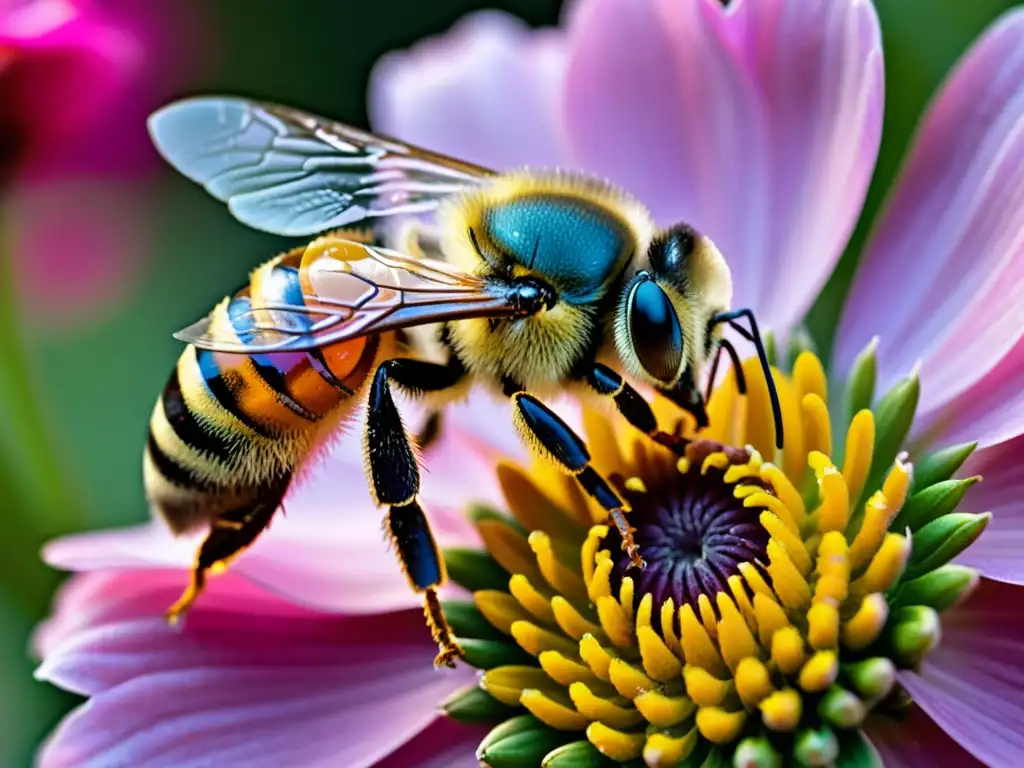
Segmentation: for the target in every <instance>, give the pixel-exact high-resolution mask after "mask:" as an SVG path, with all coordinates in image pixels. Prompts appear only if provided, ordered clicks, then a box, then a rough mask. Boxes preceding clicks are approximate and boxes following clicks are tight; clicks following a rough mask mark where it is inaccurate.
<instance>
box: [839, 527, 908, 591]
mask: <svg viewBox="0 0 1024 768" xmlns="http://www.w3.org/2000/svg"><path fill="white" fill-rule="evenodd" d="M908 557H910V541H909V540H908V539H906V538H905V537H903V536H901V535H900V534H898V533H887V534H886V535H885V538H884V539H882V544H881V546H880V547H879V548H878V552H876V553H875V556H874V557H873V558H872V559H871V564H870V565H869V566H868V568H867V570H866V571H864V574H863V575H862V576H861V577H860V578H859V579H857V580H856V581H854V582H853V584H852V585H851V589H852V591H854V592H856V593H857V594H861V595H864V594H867V593H869V592H885V590H887V589H889V587H891V586H892V585H893V584H895V583H896V579H898V578H899V577H900V574H901V573H903V569H904V568H905V567H906V565H907V558H908Z"/></svg>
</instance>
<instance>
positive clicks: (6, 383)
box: [0, 241, 82, 613]
mask: <svg viewBox="0 0 1024 768" xmlns="http://www.w3.org/2000/svg"><path fill="white" fill-rule="evenodd" d="M9 251H10V248H9V243H8V242H6V241H4V242H2V244H0V465H2V466H0V504H2V506H3V509H2V517H0V534H2V535H0V559H2V564H0V583H3V584H4V585H5V586H7V587H8V591H9V592H10V594H11V595H12V596H14V597H15V598H17V599H18V600H19V601H22V602H25V603H27V607H29V609H30V610H32V611H33V613H35V612H37V611H39V610H40V609H43V608H45V606H46V602H47V600H48V594H49V590H50V589H52V587H53V585H54V584H55V583H56V578H57V577H56V574H54V573H52V572H51V571H50V570H49V569H48V568H47V567H46V566H44V565H43V564H42V563H41V562H40V560H39V548H40V547H41V546H42V544H43V543H45V541H46V540H47V539H49V538H51V537H53V536H55V535H57V534H60V533H66V532H68V531H70V530H74V529H76V528H79V527H81V521H82V516H81V513H80V510H79V509H78V506H77V504H76V503H75V502H74V500H73V498H74V497H73V496H72V494H71V493H70V492H69V489H68V488H67V485H66V481H67V472H65V471H64V470H63V467H62V465H61V461H60V454H59V451H57V450H56V448H55V441H54V439H53V430H52V428H51V424H50V421H49V419H48V418H47V414H46V413H45V411H44V409H43V407H42V405H41V403H42V398H41V397H40V389H39V386H38V383H37V381H38V379H37V376H36V372H35V367H34V364H33V361H32V359H31V356H30V355H29V354H28V350H27V345H26V344H25V341H24V335H23V332H22V327H21V323H20V319H21V318H20V311H19V302H18V297H17V295H16V291H15V288H14V279H13V269H12V266H11V264H10V262H9V259H8V254H9Z"/></svg>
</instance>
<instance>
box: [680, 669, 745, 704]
mask: <svg viewBox="0 0 1024 768" xmlns="http://www.w3.org/2000/svg"><path fill="white" fill-rule="evenodd" d="M683 680H684V681H685V682H686V693H687V694H688V695H689V697H690V698H691V699H693V700H694V702H696V703H697V705H698V706H701V707H714V706H717V705H719V704H721V703H722V702H723V701H725V697H726V696H728V695H729V693H730V692H731V691H732V688H733V683H732V680H720V679H719V678H717V677H715V676H714V675H712V674H711V673H710V672H708V671H707V670H706V669H704V667H696V666H691V665H689V664H687V665H686V666H685V667H684V668H683Z"/></svg>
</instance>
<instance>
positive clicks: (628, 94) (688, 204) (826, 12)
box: [566, 0, 882, 330]
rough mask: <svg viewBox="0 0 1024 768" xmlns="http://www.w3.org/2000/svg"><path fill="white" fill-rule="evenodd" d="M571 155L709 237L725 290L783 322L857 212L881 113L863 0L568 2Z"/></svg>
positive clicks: (806, 298)
mask: <svg viewBox="0 0 1024 768" xmlns="http://www.w3.org/2000/svg"><path fill="white" fill-rule="evenodd" d="M572 19H573V26H572V29H571V41H572V55H571V64H570V66H569V74H568V78H567V81H566V110H567V111H566V115H567V126H568V129H569V134H570V137H571V142H572V147H573V149H574V151H575V153H576V158H577V161H578V162H579V164H580V165H582V166H583V167H585V168H586V169H588V170H591V171H595V172H597V173H600V174H603V175H607V176H609V177H610V178H611V179H612V180H614V181H616V182H618V183H620V184H622V185H623V186H625V187H626V188H627V189H629V190H630V191H632V192H633V193H634V194H636V195H637V196H639V197H640V199H641V200H643V201H644V202H645V203H646V204H647V205H649V206H650V207H651V208H652V210H653V212H654V214H655V216H656V217H657V218H658V220H659V221H661V222H662V223H669V222H672V221H676V220H680V219H685V220H688V221H690V222H691V223H693V224H694V225H695V226H696V227H698V229H701V230H702V231H704V232H706V233H707V234H708V235H710V236H711V238H712V239H714V240H715V242H716V243H717V244H718V245H719V247H720V248H721V249H722V251H723V253H725V255H726V258H727V259H728V260H729V261H730V264H731V265H732V270H733V279H734V281H735V283H736V286H735V288H736V295H735V298H734V302H733V303H734V304H735V305H736V306H751V307H753V308H754V309H756V310H757V311H758V313H759V315H760V317H761V319H762V324H763V325H765V326H768V327H774V328H776V329H779V330H785V329H786V328H787V327H788V326H789V325H791V324H792V323H794V322H795V321H797V320H798V319H799V318H800V316H801V315H802V313H803V311H804V310H805V309H806V307H807V306H808V305H809V303H810V302H811V301H812V300H813V299H814V297H815V295H816V294H817V292H818V289H819V288H820V287H821V285H822V284H823V283H824V281H825V280H826V279H827V277H828V275H829V273H830V272H831V270H832V266H833V265H834V263H835V261H836V259H838V257H839V255H840V253H841V252H842V249H843V247H844V246H845V244H846V239H847V236H848V234H849V232H850V230H851V228H852V227H853V225H854V223H855V222H856V219H857V216H858V214H859V211H860V206H861V203H862V201H863V198H864V194H865V192H866V190H867V184H868V181H869V179H870V176H871V171H872V168H873V166H874V161H875V157H876V154H877V149H878V142H879V137H880V132H881V120H882V113H881V110H882V59H881V48H880V41H879V31H878V23H877V19H876V18H875V14H874V10H873V8H872V6H871V5H870V3H866V2H863V1H862V0H843V1H842V2H834V1H833V2H825V0H816V1H815V2H796V1H795V0H770V1H762V2H742V1H741V2H733V3H731V4H730V5H729V7H728V8H723V5H722V3H719V2H716V0H697V1H695V2H689V3H678V2H671V1H670V0H663V1H662V2H658V3H619V2H615V0H593V2H592V3H590V4H589V6H588V7H587V9H586V10H585V11H584V10H583V9H582V8H579V9H577V11H576V13H574V14H573V16H572Z"/></svg>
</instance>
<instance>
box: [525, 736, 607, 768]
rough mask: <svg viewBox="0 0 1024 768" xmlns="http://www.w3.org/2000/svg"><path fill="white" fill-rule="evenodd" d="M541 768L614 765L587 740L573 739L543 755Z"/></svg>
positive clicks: (599, 767)
mask: <svg viewBox="0 0 1024 768" xmlns="http://www.w3.org/2000/svg"><path fill="white" fill-rule="evenodd" d="M540 765H541V768H605V766H611V765H615V761H614V760H609V759H608V758H607V757H605V756H604V755H602V754H601V753H600V752H599V751H598V749H597V747H595V746H594V745H593V744H591V743H590V742H589V741H574V742H572V743H571V744H563V745H562V746H560V747H558V748H557V749H553V750H551V751H550V752H548V753H547V755H545V757H544V759H543V760H542V761H541V763H540Z"/></svg>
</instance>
